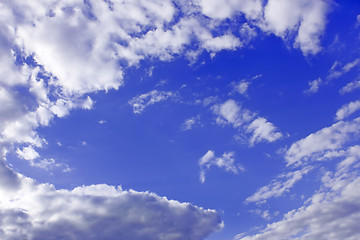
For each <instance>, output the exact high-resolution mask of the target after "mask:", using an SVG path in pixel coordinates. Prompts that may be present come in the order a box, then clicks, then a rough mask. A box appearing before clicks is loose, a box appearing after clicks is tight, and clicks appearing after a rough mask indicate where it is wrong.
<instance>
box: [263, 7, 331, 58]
mask: <svg viewBox="0 0 360 240" xmlns="http://www.w3.org/2000/svg"><path fill="white" fill-rule="evenodd" d="M329 8H330V6H329V3H328V1H325V0H315V1H313V0H305V1H304V0H295V1H292V0H280V1H279V0H270V1H268V2H267V4H266V6H265V9H264V23H263V26H262V28H263V29H264V30H265V31H269V32H272V33H274V34H275V35H277V36H280V37H282V38H285V39H286V38H287V37H288V35H289V34H290V33H295V34H296V37H295V43H294V46H295V47H299V48H300V49H301V51H302V52H303V54H304V55H309V54H316V53H318V52H319V51H320V50H321V47H320V38H321V36H322V34H323V31H324V29H325V25H326V15H327V13H328V12H329V10H330V9H329Z"/></svg>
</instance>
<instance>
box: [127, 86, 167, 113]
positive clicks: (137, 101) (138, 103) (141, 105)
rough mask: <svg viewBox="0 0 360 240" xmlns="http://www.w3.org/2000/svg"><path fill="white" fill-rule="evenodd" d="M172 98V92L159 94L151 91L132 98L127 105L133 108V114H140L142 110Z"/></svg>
mask: <svg viewBox="0 0 360 240" xmlns="http://www.w3.org/2000/svg"><path fill="white" fill-rule="evenodd" d="M171 96H174V93H172V92H159V91H157V90H152V91H150V92H148V93H144V94H141V95H139V96H136V97H134V98H133V99H131V100H130V101H129V104H130V105H131V106H132V107H133V111H134V113H137V114H140V113H142V111H144V109H145V108H146V107H148V106H150V105H153V104H155V103H157V102H161V101H165V100H166V99H168V98H169V97H171Z"/></svg>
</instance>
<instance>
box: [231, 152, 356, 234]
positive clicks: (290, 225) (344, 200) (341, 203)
mask: <svg viewBox="0 0 360 240" xmlns="http://www.w3.org/2000/svg"><path fill="white" fill-rule="evenodd" d="M336 157H337V158H339V157H340V158H341V159H342V160H341V161H340V162H339V163H338V164H337V166H336V169H335V170H334V172H332V171H327V172H325V173H324V174H323V177H322V186H321V187H320V189H319V190H318V191H317V192H316V193H315V194H314V195H313V196H312V197H310V198H309V199H308V200H307V201H306V202H305V204H304V205H303V206H301V207H299V208H298V209H294V210H292V211H290V212H288V213H287V214H285V215H284V217H283V219H282V220H280V221H278V222H274V223H271V224H269V225H267V226H266V228H265V229H263V230H261V231H260V232H259V233H258V234H255V235H252V236H244V234H239V235H238V236H236V237H235V239H237V240H262V239H264V240H265V239H266V240H269V239H270V240H271V239H274V240H275V239H299V240H305V239H306V240H315V239H316V240H317V239H354V240H355V239H358V238H359V237H360V230H359V228H358V227H357V226H358V222H359V220H360V201H359V199H360V194H359V191H358V188H359V187H360V177H358V171H359V166H360V165H359V161H360V146H359V145H356V146H353V147H350V148H348V149H347V150H343V151H340V152H339V153H338V154H336Z"/></svg>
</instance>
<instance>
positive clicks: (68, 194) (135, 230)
mask: <svg viewBox="0 0 360 240" xmlns="http://www.w3.org/2000/svg"><path fill="white" fill-rule="evenodd" d="M2 163H3V162H2ZM0 169H1V172H5V173H7V175H5V176H4V175H2V177H1V178H0V180H1V188H0V192H1V206H0V215H1V221H0V228H1V231H0V236H1V239H6V240H10V239H70V240H71V239H84V238H86V239H94V240H95V239H119V238H120V239H149V240H150V239H154V240H155V239H174V240H177V239H179V240H180V239H194V240H197V239H199V240H200V239H204V238H205V237H206V236H207V235H208V234H210V233H211V232H213V231H216V230H219V229H221V227H222V223H221V220H220V218H219V215H218V214H217V213H216V212H215V211H213V210H205V209H202V208H199V207H196V206H193V205H191V204H189V203H180V202H178V201H174V200H168V199H167V198H165V197H159V196H157V195H156V194H153V193H149V192H136V191H133V190H129V191H126V190H122V189H121V187H115V186H109V185H105V184H101V185H91V186H82V187H77V188H75V189H73V190H65V189H61V190H56V189H55V188H54V186H52V185H50V184H37V183H36V182H35V181H34V180H32V179H29V178H24V177H23V176H21V175H16V174H14V173H13V172H12V170H11V169H9V168H7V167H5V166H4V165H1V168H0ZM6 176H7V177H6ZM4 178H8V179H7V180H8V182H17V184H15V185H13V187H12V191H11V192H9V191H8V189H4V182H5V181H4ZM8 185H9V184H8ZM3 191H6V193H7V194H4V192H3Z"/></svg>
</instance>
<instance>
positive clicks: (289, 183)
mask: <svg viewBox="0 0 360 240" xmlns="http://www.w3.org/2000/svg"><path fill="white" fill-rule="evenodd" d="M311 170H312V168H311V167H305V168H303V169H300V170H296V171H293V172H288V173H286V174H281V175H280V176H278V177H277V178H276V179H275V180H273V181H271V183H269V184H268V185H266V186H263V187H261V188H260V189H259V190H257V191H256V193H254V194H253V195H251V196H250V197H248V198H247V199H246V202H256V203H265V202H266V200H267V199H269V198H273V197H280V196H281V195H283V194H284V193H285V192H289V190H290V189H291V188H292V187H293V186H294V185H295V183H296V182H298V181H300V180H301V179H302V177H303V175H306V174H308V173H309V172H310V171H311Z"/></svg>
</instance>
